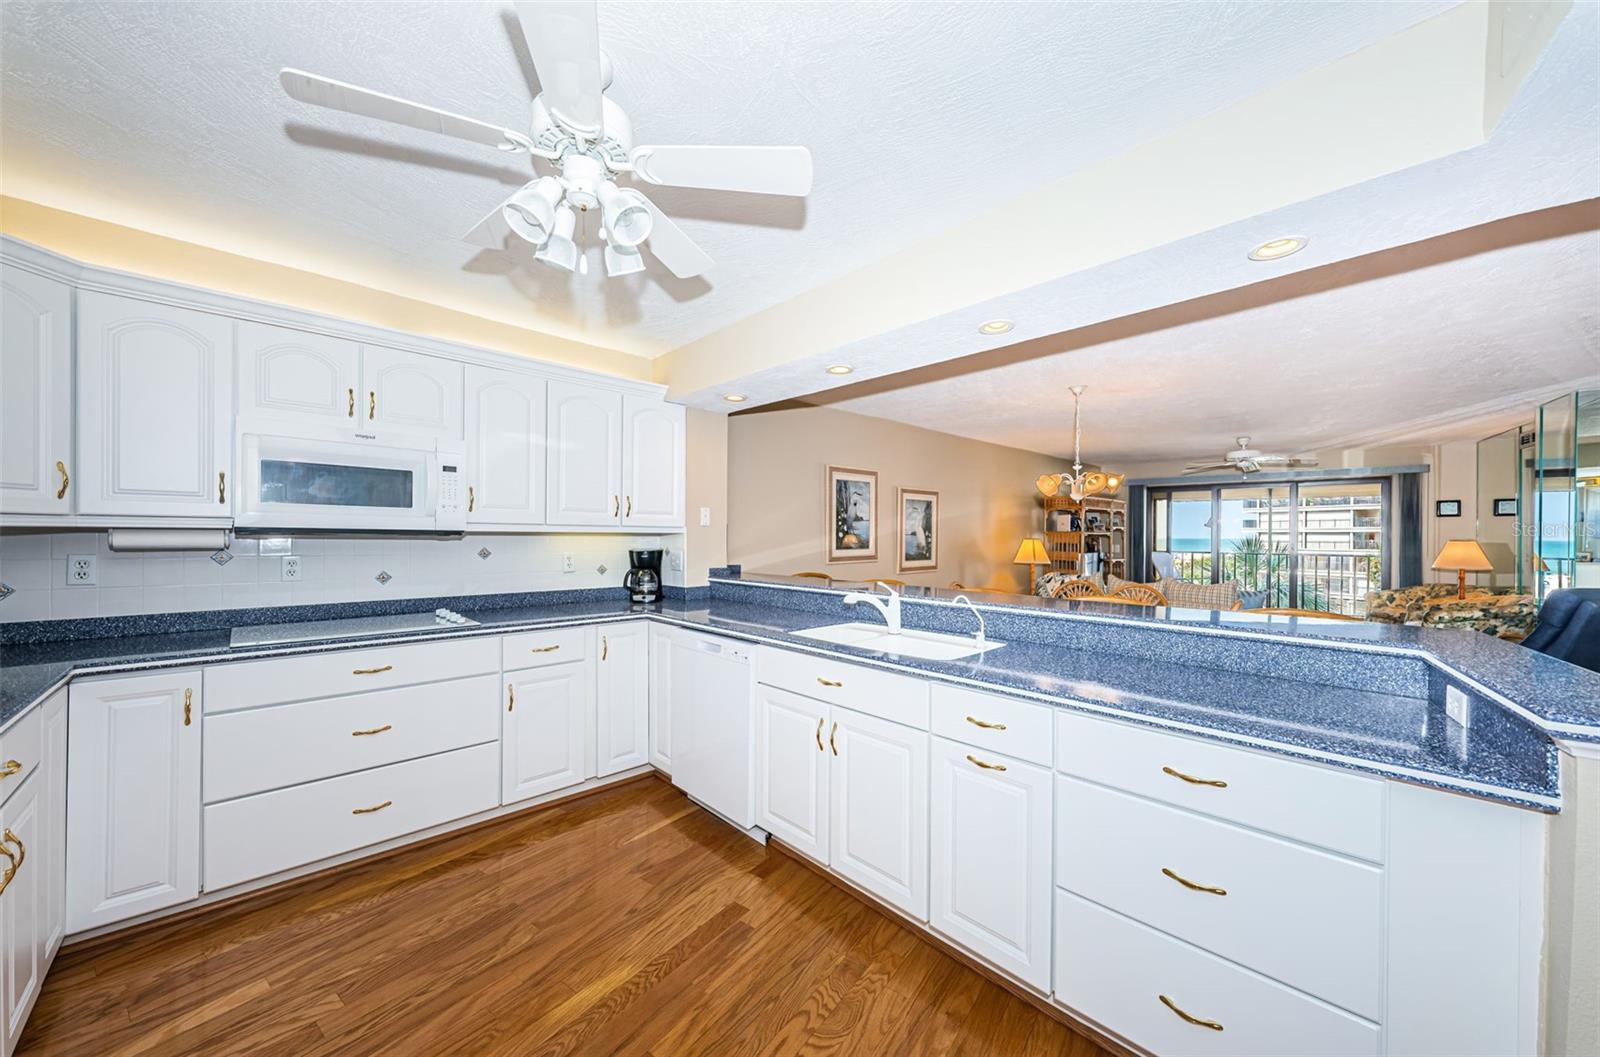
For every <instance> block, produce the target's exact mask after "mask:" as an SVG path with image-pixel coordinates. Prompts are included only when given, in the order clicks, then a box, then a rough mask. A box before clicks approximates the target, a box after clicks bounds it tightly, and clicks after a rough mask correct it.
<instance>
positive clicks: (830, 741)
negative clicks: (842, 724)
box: [828, 723, 839, 756]
mask: <svg viewBox="0 0 1600 1057" xmlns="http://www.w3.org/2000/svg"><path fill="white" fill-rule="evenodd" d="M838 736H839V724H837V723H835V724H834V725H833V729H832V730H830V731H828V748H830V749H832V750H833V754H834V755H835V756H837V755H839V743H838V742H837V741H835V740H834V739H835V738H837V737H838Z"/></svg>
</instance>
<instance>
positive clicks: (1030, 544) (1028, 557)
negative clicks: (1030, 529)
mask: <svg viewBox="0 0 1600 1057" xmlns="http://www.w3.org/2000/svg"><path fill="white" fill-rule="evenodd" d="M1011 562H1012V564H1013V565H1049V564H1050V555H1048V554H1046V553H1045V551H1044V541H1043V540H1037V539H1034V538H1033V537H1032V536H1029V537H1028V538H1027V539H1025V540H1023V541H1022V546H1020V547H1018V548H1017V556H1016V557H1015V558H1012V559H1011Z"/></svg>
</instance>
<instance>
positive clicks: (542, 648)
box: [528, 643, 561, 653]
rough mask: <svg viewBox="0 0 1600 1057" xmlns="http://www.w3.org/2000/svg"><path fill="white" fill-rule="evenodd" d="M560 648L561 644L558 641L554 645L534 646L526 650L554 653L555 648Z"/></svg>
mask: <svg viewBox="0 0 1600 1057" xmlns="http://www.w3.org/2000/svg"><path fill="white" fill-rule="evenodd" d="M560 648H561V644H560V643H556V645H554V646H535V647H534V648H533V649H531V650H529V651H528V652H529V653H554V652H556V651H557V650H559V649H560Z"/></svg>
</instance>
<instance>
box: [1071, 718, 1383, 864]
mask: <svg viewBox="0 0 1600 1057" xmlns="http://www.w3.org/2000/svg"><path fill="white" fill-rule="evenodd" d="M1056 770H1058V771H1062V772H1064V773H1066V774H1070V775H1075V776H1077V777H1079V778H1087V779H1089V780H1090V781H1093V782H1099V783H1101V784H1102V785H1109V786H1112V787H1114V788H1117V789H1123V790H1126V791H1128V792H1130V793H1138V794H1139V795H1140V796H1148V797H1151V798H1152V799H1155V800H1161V801H1164V802H1166V803H1169V804H1177V805H1178V806H1179V807H1186V808H1188V809H1189V810H1191V811H1199V812H1201V813H1203V814H1207V815H1213V816H1215V817H1217V818H1224V819H1228V820H1229V821H1232V822H1242V823H1244V824H1245V825H1247V826H1253V827H1255V828H1257V829H1264V830H1267V831H1268V832H1271V833H1279V834H1282V835H1283V836H1285V837H1292V838H1294V839H1295V840H1301V841H1305V842H1307V843H1308V844H1317V845H1320V846H1322V847H1324V848H1331V849H1333V850H1334V851H1341V852H1345V853H1347V854H1349V855H1355V856H1358V857H1360V858H1363V859H1367V860H1370V861H1372V862H1381V861H1382V859H1383V783H1382V782H1381V781H1379V780H1377V779H1375V778H1365V777H1362V776H1360V775H1356V774H1351V773H1349V772H1348V771H1335V770H1331V769H1329V768H1326V767H1317V766H1314V765H1312V764H1305V763H1297V762H1295V761H1293V760H1286V759H1283V758H1281V757H1276V756H1269V755H1267V754H1265V753H1261V752H1252V751H1250V750H1247V749H1235V748H1230V747H1228V746H1226V745H1219V744H1217V743H1215V742H1209V741H1202V740H1200V739H1197V738H1187V737H1183V736H1181V735H1175V734H1165V733H1162V732H1160V731H1154V730H1148V729H1144V728H1141V727H1136V726H1132V725H1130V724H1125V723H1117V722H1112V721H1107V720H1101V719H1091V718H1089V717H1087V716H1081V715H1075V714H1073V713H1071V712H1065V711H1057V713H1056Z"/></svg>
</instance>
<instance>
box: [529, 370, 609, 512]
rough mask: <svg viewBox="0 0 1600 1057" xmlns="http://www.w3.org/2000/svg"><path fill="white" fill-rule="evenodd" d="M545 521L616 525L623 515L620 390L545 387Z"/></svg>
mask: <svg viewBox="0 0 1600 1057" xmlns="http://www.w3.org/2000/svg"><path fill="white" fill-rule="evenodd" d="M549 393H550V397H549V415H550V418H549V437H550V450H549V468H550V480H549V486H548V493H547V494H548V505H547V507H546V514H547V517H546V519H545V520H546V521H548V522H549V523H550V524H552V525H616V524H620V523H621V519H622V394H620V393H615V392H611V391H609V390H606V389H596V388H592V387H590V386H587V385H575V384H573V383H572V382H551V383H550V388H549Z"/></svg>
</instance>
